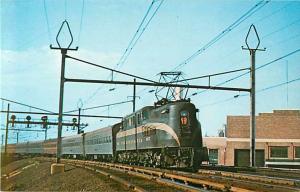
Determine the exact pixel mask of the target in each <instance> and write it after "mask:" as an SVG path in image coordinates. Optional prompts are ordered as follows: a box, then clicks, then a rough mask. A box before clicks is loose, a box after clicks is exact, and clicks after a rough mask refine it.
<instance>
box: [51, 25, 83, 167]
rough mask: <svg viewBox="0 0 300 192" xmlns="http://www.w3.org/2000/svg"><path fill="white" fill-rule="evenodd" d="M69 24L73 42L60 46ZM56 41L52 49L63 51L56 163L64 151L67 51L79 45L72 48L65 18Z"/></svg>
mask: <svg viewBox="0 0 300 192" xmlns="http://www.w3.org/2000/svg"><path fill="white" fill-rule="evenodd" d="M65 24H66V25H67V27H68V30H69V34H70V37H71V42H70V43H69V45H68V47H67V48H62V47H61V46H60V43H59V41H58V36H59V35H60V32H61V29H62V28H63V26H64V25H65ZM56 42H57V44H58V47H52V45H50V49H57V50H60V51H61V74H60V90H59V110H58V131H57V151H56V163H60V158H61V151H62V145H61V141H62V138H61V135H62V120H63V119H62V117H63V102H64V101H63V100H64V83H65V62H66V55H67V51H68V50H71V51H77V50H78V47H76V48H75V49H72V48H70V46H71V45H72V43H73V35H72V32H71V29H70V26H69V23H68V22H67V21H66V20H65V21H63V22H62V25H61V27H60V29H59V31H58V33H57V35H56Z"/></svg>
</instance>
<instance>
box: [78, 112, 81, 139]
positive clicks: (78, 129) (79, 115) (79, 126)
mask: <svg viewBox="0 0 300 192" xmlns="http://www.w3.org/2000/svg"><path fill="white" fill-rule="evenodd" d="M80 112H81V108H78V127H77V134H80Z"/></svg>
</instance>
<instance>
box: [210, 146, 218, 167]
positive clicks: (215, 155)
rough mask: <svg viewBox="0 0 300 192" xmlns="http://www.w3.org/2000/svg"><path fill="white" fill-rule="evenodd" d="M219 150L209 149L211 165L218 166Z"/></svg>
mask: <svg viewBox="0 0 300 192" xmlns="http://www.w3.org/2000/svg"><path fill="white" fill-rule="evenodd" d="M218 152H219V150H218V149H209V155H208V157H209V163H210V164H218Z"/></svg>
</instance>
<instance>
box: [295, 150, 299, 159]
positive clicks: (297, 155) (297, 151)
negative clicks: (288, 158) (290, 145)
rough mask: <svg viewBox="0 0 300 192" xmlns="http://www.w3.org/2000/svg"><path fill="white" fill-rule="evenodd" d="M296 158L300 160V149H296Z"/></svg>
mask: <svg viewBox="0 0 300 192" xmlns="http://www.w3.org/2000/svg"><path fill="white" fill-rule="evenodd" d="M295 158H300V147H295Z"/></svg>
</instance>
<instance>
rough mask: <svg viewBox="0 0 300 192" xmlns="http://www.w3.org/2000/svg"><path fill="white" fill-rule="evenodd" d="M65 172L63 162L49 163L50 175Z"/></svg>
mask: <svg viewBox="0 0 300 192" xmlns="http://www.w3.org/2000/svg"><path fill="white" fill-rule="evenodd" d="M64 172H65V164H62V163H53V164H51V175H54V174H56V173H64Z"/></svg>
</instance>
